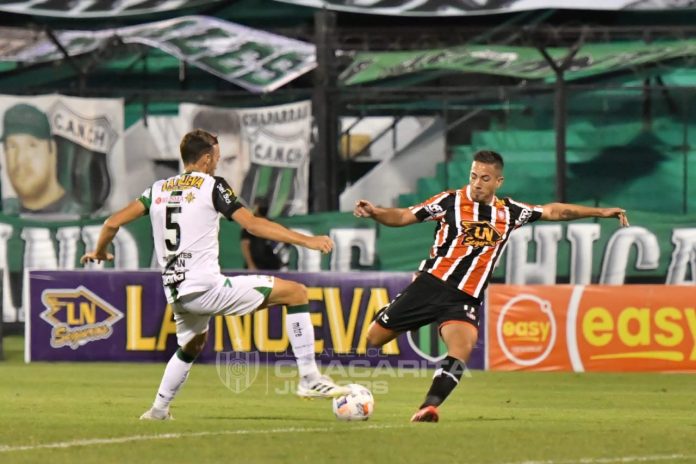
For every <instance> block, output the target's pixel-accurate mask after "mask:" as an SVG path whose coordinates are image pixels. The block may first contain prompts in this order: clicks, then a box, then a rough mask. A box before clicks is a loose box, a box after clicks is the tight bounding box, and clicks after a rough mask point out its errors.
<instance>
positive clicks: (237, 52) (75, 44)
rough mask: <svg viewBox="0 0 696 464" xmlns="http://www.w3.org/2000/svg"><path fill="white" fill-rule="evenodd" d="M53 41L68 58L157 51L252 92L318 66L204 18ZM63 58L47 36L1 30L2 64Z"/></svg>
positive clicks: (267, 36) (297, 51) (268, 38)
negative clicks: (118, 48) (117, 46)
mask: <svg viewBox="0 0 696 464" xmlns="http://www.w3.org/2000/svg"><path fill="white" fill-rule="evenodd" d="M6 33H7V34H6ZM55 35H56V38H57V39H58V41H59V42H60V43H61V45H62V46H63V47H64V48H65V50H67V51H68V53H69V54H70V56H78V55H82V54H84V53H89V52H92V51H95V50H97V49H99V48H102V47H105V46H108V42H109V41H111V40H115V39H117V40H118V41H120V42H123V43H125V44H142V45H147V46H150V47H154V48H158V49H160V50H162V51H164V52H166V53H169V54H170V55H172V56H174V57H176V58H178V59H180V60H183V61H186V62H187V63H189V64H191V65H193V66H196V67H198V68H201V69H203V70H204V71H207V72H209V73H211V74H214V75H216V76H218V77H220V78H222V79H225V80H228V81H230V82H232V83H234V84H236V85H239V86H240V87H243V88H245V89H247V90H250V91H252V92H271V91H273V90H275V89H277V88H278V87H281V86H282V85H284V84H286V83H288V82H290V81H291V80H293V79H295V78H297V77H299V76H301V75H302V74H304V73H306V72H308V71H311V70H312V69H314V67H315V66H316V56H315V47H314V45H312V44H309V43H306V42H301V41H299V40H294V39H289V38H287V37H283V36H279V35H276V34H271V33H268V32H264V31H259V30H256V29H251V28H248V27H245V26H240V25H238V24H234V23H231V22H229V21H223V20H221V19H217V18H212V17H206V16H182V17H180V18H175V19H170V20H165V21H157V22H153V23H146V24H140V25H137V26H128V27H121V28H117V29H102V30H99V31H77V30H75V31H73V30H71V31H56V33H55ZM5 37H7V39H5ZM10 42H11V44H10ZM5 43H7V45H5ZM22 44H23V46H22ZM63 58H64V56H63V53H62V52H61V51H60V50H59V49H58V47H57V46H56V45H55V44H54V43H53V41H52V40H50V39H49V38H48V37H47V36H46V35H44V34H39V35H38V36H35V37H34V38H33V40H26V36H22V35H21V34H19V33H17V32H16V31H14V32H13V30H6V29H3V33H2V38H0V61H17V62H28V63H37V62H45V61H53V60H60V59H63Z"/></svg>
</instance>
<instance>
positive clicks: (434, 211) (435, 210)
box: [425, 205, 443, 216]
mask: <svg viewBox="0 0 696 464" xmlns="http://www.w3.org/2000/svg"><path fill="white" fill-rule="evenodd" d="M425 210H426V211H427V212H428V214H430V215H431V216H436V215H438V214H440V213H441V212H442V211H443V209H442V206H440V205H426V206H425Z"/></svg>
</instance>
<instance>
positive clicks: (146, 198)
mask: <svg viewBox="0 0 696 464" xmlns="http://www.w3.org/2000/svg"><path fill="white" fill-rule="evenodd" d="M138 201H140V203H142V204H143V206H145V213H146V214H150V206H152V187H151V186H150V187H148V188H147V189H146V190H145V191H144V192H143V193H141V194H140V196H139V197H138Z"/></svg>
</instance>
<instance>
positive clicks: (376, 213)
mask: <svg viewBox="0 0 696 464" xmlns="http://www.w3.org/2000/svg"><path fill="white" fill-rule="evenodd" d="M353 216H355V217H364V218H372V219H374V220H375V221H377V222H379V223H380V224H384V225H385V226H391V227H402V226H407V225H409V224H415V223H416V222H418V219H417V218H416V215H415V214H413V213H412V212H411V210H410V209H408V208H381V207H379V206H375V205H373V204H372V203H370V202H369V201H367V200H358V201H357V202H355V208H354V209H353Z"/></svg>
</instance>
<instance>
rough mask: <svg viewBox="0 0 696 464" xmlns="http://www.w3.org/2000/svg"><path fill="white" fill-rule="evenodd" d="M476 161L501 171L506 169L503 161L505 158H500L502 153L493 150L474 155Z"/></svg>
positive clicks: (478, 152)
mask: <svg viewBox="0 0 696 464" xmlns="http://www.w3.org/2000/svg"><path fill="white" fill-rule="evenodd" d="M474 161H478V162H479V163H483V164H493V165H495V166H497V167H498V168H500V170H501V171H502V170H503V168H504V167H505V162H504V161H503V157H502V156H500V153H498V152H495V151H491V150H481V151H477V152H476V153H475V154H474Z"/></svg>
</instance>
